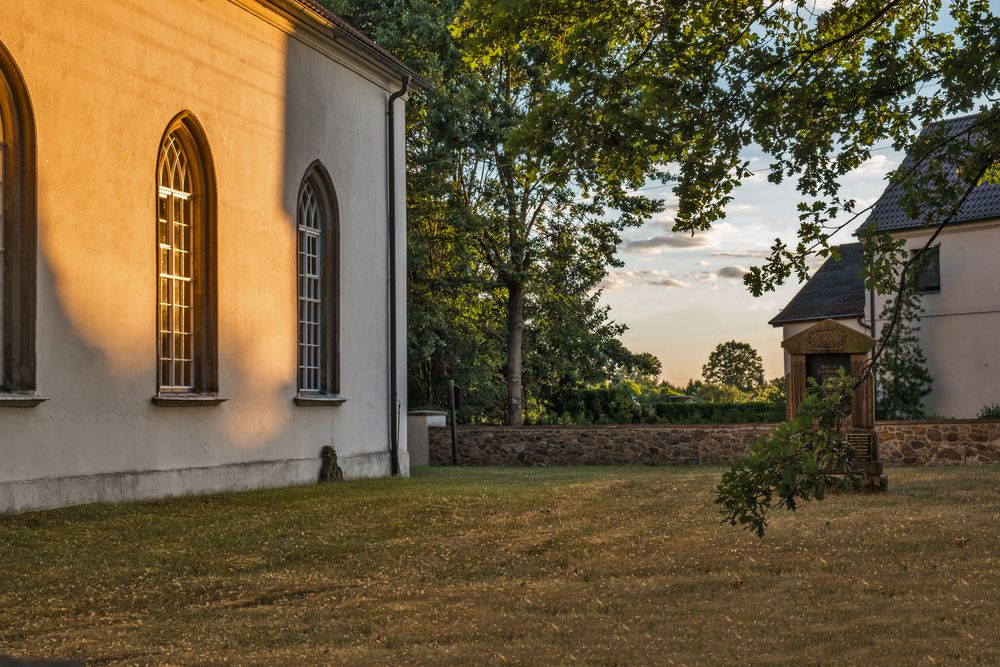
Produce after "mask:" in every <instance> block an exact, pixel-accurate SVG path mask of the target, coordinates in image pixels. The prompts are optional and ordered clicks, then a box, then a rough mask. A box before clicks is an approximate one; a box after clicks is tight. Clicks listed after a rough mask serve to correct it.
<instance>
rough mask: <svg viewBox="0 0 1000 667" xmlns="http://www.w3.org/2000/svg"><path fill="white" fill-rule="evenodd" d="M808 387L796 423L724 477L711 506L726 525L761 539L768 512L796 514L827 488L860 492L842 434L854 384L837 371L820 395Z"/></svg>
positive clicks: (756, 445)
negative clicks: (800, 504)
mask: <svg viewBox="0 0 1000 667" xmlns="http://www.w3.org/2000/svg"><path fill="white" fill-rule="evenodd" d="M810 387H811V391H809V392H807V393H806V396H805V398H804V399H803V401H802V406H801V407H800V408H799V412H798V414H797V415H796V416H795V418H794V419H792V420H791V421H788V422H783V423H781V424H780V425H779V426H778V427H777V428H776V429H775V430H774V431H772V432H771V433H770V434H768V435H766V436H764V437H762V438H760V439H759V440H757V441H756V442H754V443H753V444H752V445H751V446H750V454H748V455H747V456H744V457H742V458H739V459H737V460H736V461H734V462H733V464H732V467H731V468H730V469H729V470H728V471H726V472H725V473H723V475H722V481H721V482H720V483H719V486H718V488H717V490H716V491H717V496H716V499H715V502H716V503H717V504H719V505H720V506H721V507H720V509H719V512H720V513H721V514H722V517H723V521H724V522H728V523H729V524H730V525H734V526H735V525H737V524H738V525H742V526H743V527H744V528H746V529H747V530H753V531H754V532H755V533H757V535H758V536H760V537H763V535H764V530H765V529H766V528H767V515H768V512H770V511H771V510H772V509H781V508H784V509H788V510H791V511H795V508H796V506H797V503H798V502H799V501H803V500H806V501H808V500H822V499H823V497H824V495H825V494H826V491H827V490H828V489H831V488H834V489H846V488H849V487H854V488H860V482H859V479H858V478H857V477H856V476H855V475H854V474H852V469H851V461H852V459H853V457H854V450H853V448H852V447H851V446H850V445H848V444H847V442H846V440H845V439H844V436H843V434H842V433H841V431H840V427H841V423H842V422H843V420H844V418H846V417H847V415H848V412H849V405H850V402H849V398H850V395H851V392H852V390H853V380H852V378H851V377H850V376H847V375H845V374H844V373H843V371H841V372H840V374H839V376H838V377H836V378H830V379H829V380H827V381H826V383H824V385H823V387H822V388H821V389H819V390H817V387H816V383H815V381H814V380H812V379H810Z"/></svg>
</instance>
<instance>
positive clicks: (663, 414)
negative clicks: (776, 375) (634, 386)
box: [656, 401, 785, 424]
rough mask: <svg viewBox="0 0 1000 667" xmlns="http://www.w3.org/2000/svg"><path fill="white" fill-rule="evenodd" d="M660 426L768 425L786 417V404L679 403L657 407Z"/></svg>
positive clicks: (658, 404) (669, 403)
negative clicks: (661, 424)
mask: <svg viewBox="0 0 1000 667" xmlns="http://www.w3.org/2000/svg"><path fill="white" fill-rule="evenodd" d="M656 416H657V423H663V424H762V423H763V424H766V423H773V422H778V421H781V420H782V419H784V418H785V405H784V403H772V402H767V403H765V402H762V401H754V402H750V403H676V402H665V401H663V402H659V403H657V404H656Z"/></svg>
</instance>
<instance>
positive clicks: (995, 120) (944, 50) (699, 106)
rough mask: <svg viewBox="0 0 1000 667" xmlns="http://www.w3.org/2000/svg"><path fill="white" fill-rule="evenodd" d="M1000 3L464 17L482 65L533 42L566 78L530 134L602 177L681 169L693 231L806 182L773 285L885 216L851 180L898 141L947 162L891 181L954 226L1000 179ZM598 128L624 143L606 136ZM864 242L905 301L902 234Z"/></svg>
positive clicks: (750, 276) (654, 7)
mask: <svg viewBox="0 0 1000 667" xmlns="http://www.w3.org/2000/svg"><path fill="white" fill-rule="evenodd" d="M995 4H996V3H991V2H989V1H988V0H948V1H947V2H945V1H943V0H928V1H926V2H925V1H921V2H915V1H912V0H853V1H843V2H841V1H837V2H830V3H818V2H815V1H814V0H790V1H786V2H732V0H704V1H701V2H689V3H676V2H580V1H579V0H505V1H504V2H496V1H495V0H466V1H465V5H464V8H463V10H462V14H461V16H460V26H461V28H462V29H463V30H464V31H465V33H466V34H468V35H469V36H470V38H471V39H472V40H474V42H475V43H476V45H477V46H478V49H477V51H476V55H477V56H478V60H479V61H480V62H490V61H492V60H496V59H498V58H502V57H511V56H512V54H515V53H518V52H521V51H526V50H532V51H541V52H543V53H545V55H546V57H547V59H548V61H549V62H550V63H551V67H552V73H551V76H552V77H553V78H554V79H555V80H557V81H559V82H560V83H561V84H562V85H560V86H556V87H554V88H553V89H550V90H548V91H547V94H545V95H544V96H543V98H542V101H541V102H540V104H539V110H537V111H536V112H535V113H534V114H533V119H534V121H535V123H534V126H533V128H525V131H524V132H523V133H522V140H523V141H524V142H533V143H536V144H537V145H539V146H541V147H543V149H544V150H545V151H546V153H547V154H550V155H553V156H556V159H561V160H562V161H563V162H564V163H565V164H568V165H572V164H579V163H584V164H587V165H588V167H590V169H591V171H592V172H593V173H595V174H597V175H598V176H599V175H601V174H603V173H605V172H606V171H608V172H613V171H614V170H615V169H616V168H617V167H618V165H620V164H621V163H627V164H630V165H631V168H632V169H634V170H637V171H642V170H644V168H645V167H646V165H648V164H649V163H653V164H661V165H668V164H669V165H671V167H670V169H669V171H670V174H669V176H670V177H671V178H672V179H673V184H674V189H673V192H674V195H675V196H676V197H677V199H678V211H677V215H676V217H675V224H674V230H675V231H684V232H692V233H698V232H701V231H704V230H707V229H709V228H710V227H711V226H712V225H713V224H714V223H716V222H718V221H720V220H722V219H724V218H725V215H726V207H727V205H728V204H729V202H730V201H731V200H732V197H733V193H734V191H735V190H736V189H737V188H739V187H740V186H741V185H742V184H743V183H744V182H745V181H747V180H748V179H749V178H750V177H751V176H752V175H755V174H756V175H757V176H758V177H761V176H766V178H767V180H768V181H769V182H771V183H775V184H777V183H782V182H783V181H791V182H793V183H794V184H795V187H796V189H797V190H798V192H799V194H800V195H801V199H800V204H799V207H798V209H799V228H798V230H797V232H798V233H797V238H781V239H775V240H774V242H773V243H772V245H771V249H770V256H769V257H768V258H767V260H766V261H765V262H764V263H763V264H761V265H758V266H754V267H752V268H751V270H750V271H749V272H748V273H747V274H746V275H745V277H744V281H745V282H746V284H747V286H748V288H749V289H750V290H751V291H752V292H753V293H755V294H759V293H761V292H762V291H765V290H769V289H773V288H774V287H775V286H776V285H779V284H782V283H783V282H784V281H786V280H788V279H789V278H790V277H791V276H793V275H794V276H796V277H797V278H798V279H800V280H804V279H806V277H807V275H808V272H809V266H808V260H809V258H810V256H812V255H814V254H816V253H819V254H821V255H824V256H825V255H827V254H830V253H832V252H834V247H833V246H835V245H836V243H837V241H836V240H833V241H832V242H831V236H832V235H833V234H835V233H836V232H838V231H841V230H843V229H845V228H848V227H849V226H851V225H852V224H853V223H855V222H856V221H858V220H863V219H864V218H865V217H867V215H868V212H869V210H870V205H869V206H865V205H864V204H862V203H859V202H857V201H855V200H854V199H852V198H851V197H850V196H849V195H848V194H847V193H845V192H844V191H843V190H842V187H841V186H842V184H843V182H844V179H845V178H846V177H847V176H848V174H851V173H852V172H854V171H855V170H857V169H858V168H859V167H861V166H862V165H863V164H865V162H866V161H868V160H870V159H872V158H873V156H876V155H878V153H876V152H875V151H878V150H880V149H881V148H883V147H888V146H892V147H893V148H895V149H896V150H899V151H902V152H906V153H908V154H910V155H911V156H913V157H914V159H915V161H917V162H919V163H921V164H923V165H926V166H934V167H944V168H934V169H913V168H911V165H901V166H900V167H899V168H898V169H896V170H895V171H894V172H893V173H892V174H891V177H892V178H893V180H894V181H896V182H900V183H903V186H902V187H903V191H904V194H903V202H902V205H903V206H904V208H905V209H906V210H907V211H910V212H914V213H916V212H917V211H920V212H921V213H923V215H922V216H921V217H922V219H923V221H925V222H926V223H927V224H928V225H936V224H939V223H944V222H946V221H947V220H948V219H949V218H950V217H951V215H952V213H953V212H954V208H955V205H956V203H957V201H958V200H959V199H960V197H961V196H962V194H963V192H965V191H967V190H968V189H969V188H971V187H973V186H974V185H975V184H976V183H977V182H978V181H979V180H980V177H982V176H986V177H987V178H990V179H991V180H993V182H996V180H997V176H998V171H1000V170H998V169H997V158H998V157H1000V101H998V100H1000V96H998V92H1000V69H998V67H997V62H998V54H997V50H998V49H997V45H998V44H1000V17H998V16H997V15H996V8H995ZM967 113H979V116H978V118H977V120H976V124H977V133H976V134H975V136H973V135H970V134H962V135H960V136H954V137H946V136H944V135H945V132H944V130H943V128H938V130H940V131H937V130H935V131H931V132H929V133H927V134H924V135H921V134H920V133H921V130H922V129H923V128H928V127H931V126H933V125H934V123H936V122H937V121H939V120H941V119H943V118H948V117H951V116H956V115H961V114H967ZM979 130H981V132H980V131H979ZM596 136H600V137H602V138H604V139H605V142H608V141H614V142H616V143H617V149H616V150H606V147H605V144H601V145H597V146H591V144H592V138H593V137H596ZM929 156H933V157H929ZM939 158H943V159H939ZM930 163H935V164H930ZM948 163H950V164H948ZM991 165H992V167H991ZM863 240H864V241H865V243H866V250H867V251H868V252H869V254H870V255H872V256H871V257H870V258H869V262H868V265H867V273H866V279H867V281H868V285H869V286H876V287H880V288H881V289H880V291H882V292H886V293H888V292H889V290H891V289H895V278H896V276H897V274H898V271H897V270H896V267H898V261H899V260H900V258H901V257H900V254H899V253H898V252H897V251H898V250H899V249H900V245H901V242H895V241H892V240H890V239H886V238H875V237H872V236H868V235H866V236H865V237H864V238H863Z"/></svg>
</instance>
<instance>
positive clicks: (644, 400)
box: [533, 382, 785, 424]
mask: <svg viewBox="0 0 1000 667" xmlns="http://www.w3.org/2000/svg"><path fill="white" fill-rule="evenodd" d="M546 408H547V410H546V411H545V413H544V414H542V415H539V416H538V417H536V418H535V419H534V420H533V421H535V423H543V422H544V423H566V424H758V423H774V422H778V421H781V420H782V419H784V417H785V404H784V400H783V399H782V400H781V401H745V402H742V403H726V402H722V403H709V402H704V401H691V400H683V398H679V397H678V393H677V392H676V391H674V390H672V389H669V388H658V389H649V388H641V387H640V386H638V385H637V384H635V383H632V382H618V383H613V384H609V385H607V386H603V387H588V388H582V389H571V390H567V391H565V392H563V393H562V394H561V395H560V397H559V400H558V401H553V402H552V403H550V404H549V405H547V406H546Z"/></svg>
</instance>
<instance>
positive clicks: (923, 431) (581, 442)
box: [428, 419, 1000, 466]
mask: <svg viewBox="0 0 1000 667" xmlns="http://www.w3.org/2000/svg"><path fill="white" fill-rule="evenodd" d="M772 428H774V425H773V424H656V425H621V426H523V427H519V428H512V427H507V426H463V427H459V429H458V443H459V446H458V451H459V461H458V462H459V464H460V465H480V466H561V465H620V464H627V463H634V464H645V465H719V464H724V463H728V462H730V461H732V460H733V459H734V458H736V457H738V456H741V455H742V454H744V453H745V452H746V451H747V447H748V446H749V445H750V443H751V442H753V441H754V440H755V439H756V438H758V437H760V436H761V435H764V434H765V433H767V432H768V431H770V430H771V429H772ZM875 428H876V431H877V433H878V441H879V456H880V458H881V459H882V460H883V461H884V462H885V463H886V464H888V465H972V464H978V463H997V464H1000V420H958V419H956V420H941V421H910V422H878V423H877V424H876V427H875ZM428 435H429V440H430V443H429V444H430V464H431V465H450V464H451V440H450V436H449V431H448V429H447V428H440V427H432V428H430V429H428Z"/></svg>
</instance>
